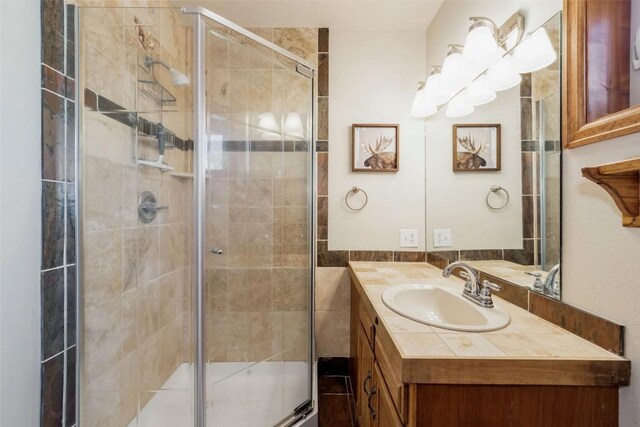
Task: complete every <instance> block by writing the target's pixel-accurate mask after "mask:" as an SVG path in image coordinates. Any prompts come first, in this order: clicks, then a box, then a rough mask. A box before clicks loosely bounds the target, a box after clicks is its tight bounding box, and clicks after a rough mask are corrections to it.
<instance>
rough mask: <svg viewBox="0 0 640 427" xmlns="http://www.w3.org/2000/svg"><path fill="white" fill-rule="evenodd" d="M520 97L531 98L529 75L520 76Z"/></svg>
mask: <svg viewBox="0 0 640 427" xmlns="http://www.w3.org/2000/svg"><path fill="white" fill-rule="evenodd" d="M520 96H531V73H526V74H522V81H521V82H520Z"/></svg>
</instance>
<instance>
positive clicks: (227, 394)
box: [127, 360, 308, 427]
mask: <svg viewBox="0 0 640 427" xmlns="http://www.w3.org/2000/svg"><path fill="white" fill-rule="evenodd" d="M307 373H308V366H307V363H306V362H283V361H269V360H268V361H265V362H260V363H253V364H252V363H248V362H215V363H207V382H206V385H207V402H206V411H207V426H211V427H213V426H215V427H227V426H228V427H268V426H272V425H275V424H277V423H278V422H280V421H281V420H283V419H284V418H285V417H287V416H289V415H290V414H291V412H292V411H293V409H294V408H295V407H296V406H298V404H300V403H302V402H303V401H304V400H306V399H305V398H304V396H306V395H307V390H308V384H307ZM153 394H154V396H153V397H152V398H151V399H150V400H149V402H148V403H147V404H146V405H145V406H144V407H143V408H142V410H141V411H140V413H139V414H138V416H137V417H136V418H134V419H133V420H132V421H131V422H130V423H129V425H128V426H127V427H183V426H184V427H189V426H193V425H194V422H193V406H194V405H193V364H191V363H182V364H181V365H179V366H178V368H177V369H176V370H175V371H174V372H173V374H172V375H171V376H170V377H169V379H168V380H167V381H166V382H165V383H164V385H163V386H162V387H161V388H160V389H159V390H156V391H154V392H153Z"/></svg>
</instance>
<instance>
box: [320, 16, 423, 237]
mask: <svg viewBox="0 0 640 427" xmlns="http://www.w3.org/2000/svg"><path fill="white" fill-rule="evenodd" d="M329 37H330V43H329V45H330V60H329V67H330V72H329V75H330V81H329V85H330V88H329V94H330V95H329V140H330V141H329V147H330V148H329V249H331V250H338V249H368V250H399V249H400V247H399V244H400V235H399V230H400V229H401V228H414V229H418V233H419V234H418V235H419V236H420V242H419V248H418V249H420V250H422V249H424V239H423V238H422V236H424V225H425V224H424V223H425V221H424V218H425V180H424V176H425V175H424V123H423V122H422V121H420V120H416V119H413V118H412V117H411V116H410V115H409V109H410V107H411V102H412V101H413V96H414V94H415V91H416V87H417V82H418V81H419V80H421V79H424V69H425V50H424V40H425V32H424V31H369V30H367V31H363V30H345V29H333V28H332V29H331V30H330V32H329ZM353 123H398V124H400V138H399V140H400V171H399V172H398V173H357V172H351V164H350V161H351V160H350V159H351V148H350V144H351V124H353ZM353 186H358V187H362V188H363V189H364V190H365V191H366V192H367V193H368V194H369V204H368V205H367V207H366V208H365V209H363V210H362V211H360V212H358V213H354V212H351V211H350V210H348V209H347V207H346V206H345V203H344V196H345V194H346V193H347V191H349V189H350V188H351V187H353ZM409 250H411V249H409Z"/></svg>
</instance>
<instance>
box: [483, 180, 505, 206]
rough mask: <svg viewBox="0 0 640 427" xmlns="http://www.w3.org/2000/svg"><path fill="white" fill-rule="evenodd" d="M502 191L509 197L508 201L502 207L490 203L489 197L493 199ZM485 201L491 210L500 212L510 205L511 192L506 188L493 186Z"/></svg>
mask: <svg viewBox="0 0 640 427" xmlns="http://www.w3.org/2000/svg"><path fill="white" fill-rule="evenodd" d="M500 191H502V192H504V194H505V196H506V197H507V200H505V202H504V203H503V204H502V205H499V206H496V205H492V204H491V202H489V197H491V195H492V194H497V193H498V192H500ZM484 201H485V203H486V204H487V206H489V209H491V210H492V211H499V210H501V209H504V208H505V207H506V206H507V205H508V204H509V192H508V191H507V190H506V189H505V188H503V187H501V186H499V185H492V186H491V189H490V190H489V192H488V193H487V196H486V197H485V198H484Z"/></svg>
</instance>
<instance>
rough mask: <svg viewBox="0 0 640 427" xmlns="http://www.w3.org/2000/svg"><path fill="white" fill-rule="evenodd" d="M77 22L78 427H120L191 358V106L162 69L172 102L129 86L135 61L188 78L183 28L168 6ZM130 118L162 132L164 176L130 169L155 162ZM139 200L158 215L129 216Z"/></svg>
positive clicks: (89, 11)
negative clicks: (145, 198) (171, 139)
mask: <svg viewBox="0 0 640 427" xmlns="http://www.w3.org/2000/svg"><path fill="white" fill-rule="evenodd" d="M154 6H161V4H159V3H155V4H154ZM79 14H80V17H81V24H80V37H79V40H80V41H81V50H80V51H81V57H80V58H79V60H80V61H81V65H82V80H81V82H82V84H83V87H82V88H81V90H82V93H83V95H84V105H83V106H82V108H83V115H82V119H83V122H82V147H83V157H82V159H81V160H82V194H83V197H82V206H81V208H82V212H83V215H82V226H83V239H82V243H83V248H82V253H83V256H84V264H83V266H84V274H83V275H82V280H83V289H84V292H83V294H84V295H83V299H84V311H83V313H84V330H83V338H84V345H83V350H84V366H83V372H84V375H83V378H84V382H83V387H84V388H83V394H82V396H81V398H82V399H83V400H82V407H83V408H84V414H85V418H84V419H83V424H84V425H87V426H95V427H100V426H126V425H128V424H129V422H130V421H131V420H132V419H133V418H134V417H135V416H136V415H137V413H138V412H139V411H140V410H141V409H142V408H143V407H144V406H145V405H146V403H147V402H148V401H149V400H150V399H151V398H152V397H153V396H154V395H155V394H156V392H157V390H160V389H162V387H163V385H164V383H165V382H166V381H167V379H168V378H169V377H170V376H171V374H172V373H173V372H174V371H175V370H176V369H177V368H178V367H179V366H180V365H181V364H182V363H183V362H190V361H192V360H193V356H192V354H193V352H192V347H191V337H192V331H193V330H192V324H191V315H190V314H191V304H190V301H191V299H190V289H191V286H190V283H191V269H190V265H189V262H190V260H191V258H192V257H191V256H190V251H189V249H190V247H191V246H192V245H191V244H190V242H191V238H190V236H191V220H192V217H193V208H192V206H193V204H192V202H191V194H192V185H193V181H192V179H191V178H190V177H189V175H188V172H189V167H190V165H191V164H192V162H191V157H192V155H193V151H192V144H191V143H190V142H189V141H190V139H191V138H190V137H191V134H190V133H191V127H190V117H191V106H192V101H191V97H190V91H189V90H188V87H177V86H175V85H173V84H172V83H171V81H170V76H169V75H168V73H163V72H162V70H157V73H156V76H157V78H158V79H159V80H160V82H161V83H162V84H163V85H164V86H165V87H167V88H169V89H170V91H171V92H172V94H173V95H175V97H176V98H177V99H176V103H175V105H160V104H158V103H155V102H153V101H152V100H151V99H150V98H148V97H146V96H145V94H144V93H142V91H141V90H140V89H141V88H142V85H141V84H140V83H139V81H138V80H139V79H143V78H147V77H148V76H147V75H146V74H145V73H144V72H143V71H142V68H141V67H140V66H139V64H140V60H141V58H142V57H143V56H145V55H148V56H150V57H152V58H155V59H161V60H163V61H165V62H167V63H168V64H170V66H172V67H174V68H176V69H178V70H181V71H183V72H185V73H189V65H190V63H189V57H188V52H189V49H188V46H189V45H188V32H189V31H188V29H187V28H186V27H184V26H182V25H181V23H182V17H181V16H180V14H179V13H178V12H176V11H175V10H172V9H163V8H144V9H130V8H81V9H80V10H79ZM105 70H106V71H105ZM139 119H144V120H147V121H149V122H153V123H162V124H163V125H164V126H165V128H166V129H168V130H169V131H171V132H173V133H175V135H176V137H177V138H179V140H178V141H179V143H176V144H175V145H176V147H175V148H173V149H171V150H167V152H166V154H165V155H166V162H167V163H169V164H170V165H172V166H173V167H174V171H173V172H161V171H160V170H159V169H155V168H148V167H144V166H140V165H137V164H136V162H135V157H141V156H144V157H145V158H147V159H152V160H155V159H157V157H158V147H157V143H156V142H154V140H153V138H151V144H145V143H143V142H142V141H143V140H146V141H149V136H144V135H141V133H142V130H141V129H136V124H137V123H138V120H139ZM136 131H137V134H136ZM151 133H153V132H151ZM135 150H137V152H136V151H135ZM143 191H151V192H152V193H154V194H155V195H156V197H157V202H158V204H159V205H161V206H167V209H165V210H161V211H159V213H158V216H157V217H156V218H155V219H154V220H153V221H152V222H150V223H147V224H145V223H143V222H141V221H140V220H139V219H138V209H137V207H138V206H137V205H138V197H139V194H140V193H142V192H143Z"/></svg>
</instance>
